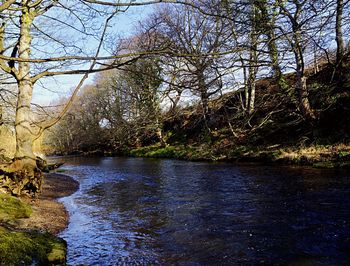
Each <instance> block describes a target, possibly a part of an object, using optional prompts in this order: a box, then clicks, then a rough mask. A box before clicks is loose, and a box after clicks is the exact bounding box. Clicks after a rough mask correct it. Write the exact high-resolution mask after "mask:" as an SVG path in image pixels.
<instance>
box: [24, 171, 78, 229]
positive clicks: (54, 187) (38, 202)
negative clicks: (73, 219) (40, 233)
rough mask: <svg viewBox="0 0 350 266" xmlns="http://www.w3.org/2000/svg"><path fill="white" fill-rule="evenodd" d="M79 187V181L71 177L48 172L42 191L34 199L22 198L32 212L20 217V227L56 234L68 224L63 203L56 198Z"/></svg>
mask: <svg viewBox="0 0 350 266" xmlns="http://www.w3.org/2000/svg"><path fill="white" fill-rule="evenodd" d="M78 189H79V183H78V182H77V181H75V180H74V179H73V178H72V177H70V176H67V175H63V174H57V173H49V174H46V175H45V179H44V185H43V191H42V193H41V194H40V195H39V197H38V198H36V199H34V200H33V199H30V198H23V199H22V200H23V201H25V202H26V203H29V204H30V205H31V206H32V209H33V214H32V215H31V216H30V217H29V218H25V219H21V220H20V222H19V227H20V228H21V229H38V230H44V231H46V232H49V233H51V234H54V235H57V234H58V233H59V232H61V231H62V230H64V229H65V228H66V226H67V224H68V219H69V217H68V212H67V210H66V209H65V207H64V205H63V204H62V203H60V202H58V201H57V200H58V199H59V198H62V197H67V196H69V195H71V194H73V193H74V192H75V191H77V190H78Z"/></svg>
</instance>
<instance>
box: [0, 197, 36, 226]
mask: <svg viewBox="0 0 350 266" xmlns="http://www.w3.org/2000/svg"><path fill="white" fill-rule="evenodd" d="M31 214H32V208H31V206H30V205H28V204H26V203H24V202H22V201H21V200H19V199H18V198H15V197H12V196H10V195H8V194H0V221H1V222H7V223H12V222H14V221H15V220H16V219H19V218H28V217H29V216H30V215H31Z"/></svg>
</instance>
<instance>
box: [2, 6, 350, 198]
mask: <svg viewBox="0 0 350 266" xmlns="http://www.w3.org/2000/svg"><path fill="white" fill-rule="evenodd" d="M160 2H162V3H160ZM136 6H153V7H154V9H153V11H152V13H151V14H150V15H149V16H147V17H145V18H144V19H143V20H142V21H139V22H138V25H136V27H135V30H134V32H133V34H132V35H131V36H128V37H121V36H118V34H117V32H118V31H117V29H118V28H117V27H118V25H117V24H116V22H115V18H116V17H118V14H120V13H126V12H128V11H129V9H132V8H135V7H136ZM349 8H350V7H349V1H343V0H321V1H306V0H286V1H281V0H272V1H269V0H256V1H253V0H252V1H214V2H213V1H206V0H198V1H148V2H146V1H134V2H124V3H122V2H120V1H118V2H114V1H95V0H86V1H44V0H41V1H26V0H22V1H2V2H1V6H0V11H1V20H2V24H1V29H0V51H1V53H0V68H1V103H0V104H1V134H2V136H1V144H2V146H1V149H2V150H1V151H2V160H3V161H4V163H3V164H2V165H1V177H2V178H1V187H2V188H3V189H4V190H7V191H9V192H11V193H12V194H15V195H19V194H21V193H22V192H23V191H26V192H29V193H37V192H39V191H40V190H41V182H42V178H43V177H42V176H43V175H42V172H43V171H44V170H45V168H46V166H45V161H43V160H42V159H41V158H40V155H41V154H43V153H46V154H97V155H132V156H149V157H172V158H181V159H192V160H195V159H205V160H259V161H261V160H262V161H278V162H280V161H281V162H296V163H308V164H319V163H321V166H329V167H332V166H334V163H335V164H337V165H338V166H339V165H341V166H347V165H348V163H347V161H348V159H349V147H348V141H349V133H348V132H349V125H350V123H349V120H348V119H349V115H348V114H349V74H348V73H349V71H348V68H349V38H348V35H349V30H350V27H349V26H350V21H349V16H348V14H349ZM111 29H114V31H111ZM87 44H89V45H87ZM91 74H94V79H93V80H94V81H93V82H90V83H85V80H86V79H87V78H88V76H89V75H91ZM71 75H81V76H80V77H81V80H80V82H79V84H78V85H77V86H76V87H74V88H73V89H72V92H71V94H70V95H69V96H67V97H61V98H60V99H58V100H57V99H53V100H52V103H51V104H50V105H49V106H41V105H38V104H36V103H33V99H32V98H33V91H34V92H35V90H37V89H38V86H42V87H45V84H47V83H45V82H46V80H47V79H50V78H55V77H58V76H71ZM46 89H48V90H49V89H50V88H46ZM38 156H39V157H38Z"/></svg>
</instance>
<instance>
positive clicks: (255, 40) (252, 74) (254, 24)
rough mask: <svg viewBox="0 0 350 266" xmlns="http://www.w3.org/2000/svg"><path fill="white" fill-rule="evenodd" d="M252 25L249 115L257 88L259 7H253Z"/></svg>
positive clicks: (253, 106)
mask: <svg viewBox="0 0 350 266" xmlns="http://www.w3.org/2000/svg"><path fill="white" fill-rule="evenodd" d="M252 9H253V10H252V15H251V23H252V28H251V31H250V49H249V69H248V71H249V74H248V82H247V83H248V84H247V85H248V92H249V93H248V105H247V110H248V114H249V115H251V114H252V113H253V112H254V108H255V87H256V73H257V68H258V67H257V64H258V53H257V49H258V35H259V33H258V30H257V23H258V21H257V7H256V5H255V4H253V5H252Z"/></svg>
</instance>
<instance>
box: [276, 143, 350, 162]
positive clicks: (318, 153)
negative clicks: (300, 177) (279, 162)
mask: <svg viewBox="0 0 350 266" xmlns="http://www.w3.org/2000/svg"><path fill="white" fill-rule="evenodd" d="M348 155H350V145H349V144H344V143H342V144H336V145H329V146H310V147H302V148H290V149H281V150H280V154H279V156H278V157H277V159H289V160H298V159H300V158H301V157H303V158H306V159H307V160H309V161H323V160H327V159H328V160H329V159H332V158H339V157H342V156H348Z"/></svg>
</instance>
